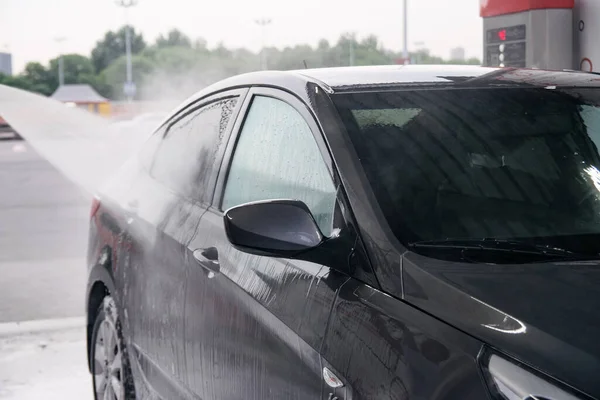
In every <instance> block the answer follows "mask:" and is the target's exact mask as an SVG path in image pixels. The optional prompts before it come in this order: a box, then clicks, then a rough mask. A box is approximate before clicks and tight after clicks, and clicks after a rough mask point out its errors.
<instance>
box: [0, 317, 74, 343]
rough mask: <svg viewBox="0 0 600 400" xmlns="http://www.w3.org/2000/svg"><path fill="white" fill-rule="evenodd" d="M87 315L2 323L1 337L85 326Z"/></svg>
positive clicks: (0, 327)
mask: <svg viewBox="0 0 600 400" xmlns="http://www.w3.org/2000/svg"><path fill="white" fill-rule="evenodd" d="M85 324H86V318H85V317H73V318H60V319H41V320H35V321H19V322H4V323H0V338H5V337H10V336H18V335H26V334H35V333H42V332H54V331H62V330H69V329H78V328H83V327H85Z"/></svg>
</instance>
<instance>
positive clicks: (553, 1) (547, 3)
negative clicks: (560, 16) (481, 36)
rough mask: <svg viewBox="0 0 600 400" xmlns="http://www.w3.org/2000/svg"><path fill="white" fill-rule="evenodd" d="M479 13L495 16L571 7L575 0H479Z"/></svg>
mask: <svg viewBox="0 0 600 400" xmlns="http://www.w3.org/2000/svg"><path fill="white" fill-rule="evenodd" d="M480 4H481V5H480V10H479V12H480V15H481V16H482V17H495V16H497V15H505V14H512V13H518V12H522V11H529V10H540V9H548V8H573V7H574V5H575V0H480Z"/></svg>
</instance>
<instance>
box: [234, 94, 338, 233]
mask: <svg viewBox="0 0 600 400" xmlns="http://www.w3.org/2000/svg"><path fill="white" fill-rule="evenodd" d="M269 199H294V200H301V201H303V202H304V203H306V205H307V206H308V208H309V209H310V210H311V212H312V213H313V215H314V217H315V220H316V221H317V223H318V224H319V227H320V228H321V231H322V232H323V234H324V235H326V236H329V235H330V234H331V232H332V225H333V214H334V207H335V201H336V188H335V184H334V182H333V180H332V178H331V175H330V173H329V170H328V168H327V165H326V164H325V161H324V160H323V157H322V155H321V151H320V150H319V147H318V146H317V143H316V141H315V139H314V137H313V134H312V132H311V130H310V127H309V126H308V124H307V123H306V121H305V120H304V118H303V117H302V115H300V113H299V112H298V111H296V110H295V109H294V108H293V107H292V106H291V105H289V104H288V103H286V102H284V101H281V100H278V99H275V98H271V97H264V96H257V97H255V98H254V99H253V101H252V104H251V107H250V111H249V112H248V115H247V117H246V120H245V122H244V126H243V128H242V131H241V133H240V137H239V139H238V143H237V145H236V149H235V154H234V156H233V160H232V162H231V167H230V169H229V175H228V178H227V183H226V186H225V193H224V196H223V204H222V208H223V209H224V210H226V209H228V208H230V207H234V206H237V205H240V204H244V203H249V202H252V201H259V200H269Z"/></svg>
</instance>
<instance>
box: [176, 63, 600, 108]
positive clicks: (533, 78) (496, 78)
mask: <svg viewBox="0 0 600 400" xmlns="http://www.w3.org/2000/svg"><path fill="white" fill-rule="evenodd" d="M308 83H313V84H316V85H318V86H320V87H321V88H323V89H324V90H325V91H327V92H329V93H336V92H352V91H364V90H385V89H390V90H396V89H402V88H412V89H415V88H432V87H433V88H443V87H456V88H460V87H464V88H473V87H478V88H481V87H496V88H497V87H529V88H534V87H543V88H559V87H600V74H597V73H589V72H581V71H571V70H562V71H553V70H543V69H526V68H491V67H481V66H474V65H381V66H365V67H337V68H315V69H303V70H292V71H257V72H249V73H245V74H241V75H236V76H233V77H230V78H227V79H224V80H222V81H219V82H217V83H215V84H213V85H210V86H208V87H206V88H205V89H203V90H201V91H199V92H198V93H196V94H195V95H193V96H191V97H190V98H188V99H187V100H186V101H184V103H183V104H184V105H185V104H190V103H191V102H195V101H197V100H199V99H201V98H204V97H206V96H210V95H211V94H215V93H218V92H221V91H226V90H230V89H233V88H242V87H249V86H270V87H276V88H281V89H284V90H288V91H290V92H293V93H297V94H300V93H306V85H307V84H308Z"/></svg>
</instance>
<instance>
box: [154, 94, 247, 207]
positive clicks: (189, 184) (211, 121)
mask: <svg viewBox="0 0 600 400" xmlns="http://www.w3.org/2000/svg"><path fill="white" fill-rule="evenodd" d="M236 103H237V98H228V99H223V100H219V101H216V102H214V103H210V104H207V105H205V106H203V107H201V108H199V109H197V110H195V111H193V112H191V113H190V114H188V115H186V116H184V117H183V118H181V119H180V120H178V121H177V122H175V123H174V124H173V125H171V126H170V127H169V129H168V131H167V132H166V136H164V139H163V140H162V141H161V143H160V146H159V148H158V150H157V152H156V154H155V157H154V161H153V163H152V167H151V172H150V173H151V175H152V176H153V177H154V178H155V179H157V180H158V181H160V182H161V183H163V184H164V185H166V186H167V187H169V188H170V189H172V190H174V191H176V192H177V193H179V194H181V195H182V196H186V197H191V198H193V199H195V200H200V201H209V200H210V199H209V198H208V197H209V196H210V195H211V193H210V190H209V188H210V186H211V182H212V179H213V172H214V167H215V164H218V163H219V161H220V160H217V156H218V154H220V150H222V148H223V145H224V144H225V143H224V142H225V140H224V137H223V136H224V134H225V130H226V128H227V124H228V123H229V121H230V119H231V115H232V113H233V110H234V108H235V105H236Z"/></svg>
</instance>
